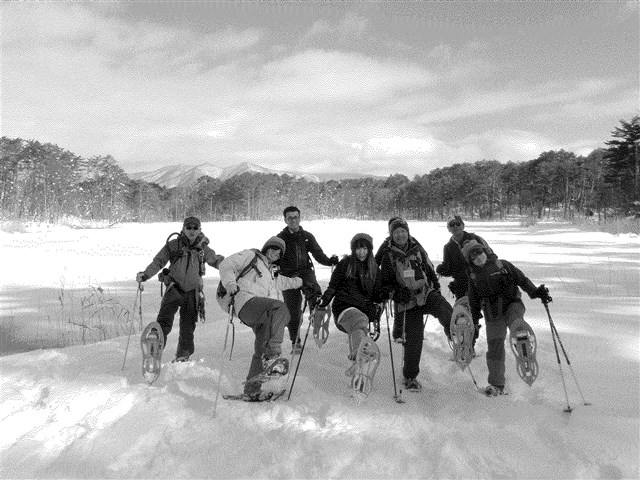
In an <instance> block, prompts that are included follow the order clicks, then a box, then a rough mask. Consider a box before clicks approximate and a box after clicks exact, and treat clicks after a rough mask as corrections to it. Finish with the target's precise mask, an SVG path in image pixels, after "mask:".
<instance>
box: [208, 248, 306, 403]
mask: <svg viewBox="0 0 640 480" xmlns="http://www.w3.org/2000/svg"><path fill="white" fill-rule="evenodd" d="M284 251H285V243H284V240H282V239H280V238H278V237H271V238H270V239H269V240H267V242H266V243H265V244H264V246H263V247H262V250H257V249H255V250H254V249H249V250H243V251H241V252H238V253H235V254H233V255H230V256H229V257H227V258H225V259H224V261H223V262H222V263H221V264H220V283H221V284H222V285H223V286H224V288H225V289H226V295H230V296H232V297H233V302H234V305H233V308H234V313H235V314H236V315H237V317H238V318H239V319H240V321H241V322H242V323H244V324H245V325H247V326H249V327H251V329H252V330H253V333H254V334H255V336H256V339H255V344H254V352H253V357H252V358H251V365H250V367H249V373H248V375H247V380H250V379H252V378H254V377H255V376H256V375H258V374H259V373H260V372H262V371H263V370H265V369H267V368H268V366H269V365H270V364H271V363H273V361H274V360H275V359H277V358H278V357H279V356H280V354H281V353H282V338H283V336H284V327H285V325H287V324H288V323H289V319H290V317H289V311H288V310H287V307H286V305H285V304H284V302H283V301H282V294H281V290H288V289H293V288H296V289H297V288H300V287H302V280H301V279H300V278H299V277H294V278H290V277H286V276H284V275H278V272H277V265H276V263H277V262H278V260H280V257H281V256H282V254H283V253H284ZM244 400H246V401H258V400H261V383H260V382H259V381H253V382H248V381H247V382H246V383H245V385H244Z"/></svg>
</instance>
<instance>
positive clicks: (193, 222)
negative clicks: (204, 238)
mask: <svg viewBox="0 0 640 480" xmlns="http://www.w3.org/2000/svg"><path fill="white" fill-rule="evenodd" d="M189 225H195V226H196V227H198V228H200V225H201V224H200V219H199V218H198V217H187V218H185V219H184V222H182V226H183V227H187V226H189Z"/></svg>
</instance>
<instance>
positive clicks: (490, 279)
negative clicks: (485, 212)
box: [462, 240, 551, 396]
mask: <svg viewBox="0 0 640 480" xmlns="http://www.w3.org/2000/svg"><path fill="white" fill-rule="evenodd" d="M462 254H463V255H464V258H465V260H466V261H467V262H468V263H469V267H470V269H469V306H470V307H471V315H472V316H473V318H474V321H475V320H478V319H480V318H482V314H483V313H484V317H485V325H486V328H487V368H488V370H489V377H488V382H489V386H488V387H487V389H486V393H487V395H490V396H496V395H500V394H503V393H504V385H505V375H504V372H505V348H504V341H505V339H506V336H507V328H508V329H509V332H510V343H511V347H512V351H513V353H514V355H515V358H516V367H517V371H518V375H519V376H520V378H522V380H524V381H525V382H526V383H527V384H528V385H529V386H531V385H532V384H533V382H534V381H535V379H536V376H537V375H538V363H537V361H536V339H535V335H534V333H533V330H532V329H531V326H530V325H529V324H528V323H527V322H526V321H525V320H524V312H525V308H524V303H523V302H522V294H521V293H520V288H521V289H522V290H524V291H525V292H527V294H528V295H529V297H531V298H539V299H541V300H542V301H543V302H550V301H551V297H550V296H549V291H548V290H547V288H546V287H545V286H544V285H540V286H539V287H536V286H535V285H534V284H533V283H532V282H531V280H529V279H528V278H527V277H526V276H525V275H524V273H522V271H520V270H519V269H518V268H516V267H515V266H513V265H512V264H511V263H509V262H507V261H506V260H500V259H497V258H493V259H488V255H487V251H486V247H485V246H484V245H482V244H480V243H478V242H477V241H475V240H471V241H469V242H467V243H466V244H465V245H464V246H463V247H462Z"/></svg>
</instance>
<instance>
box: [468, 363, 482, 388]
mask: <svg viewBox="0 0 640 480" xmlns="http://www.w3.org/2000/svg"><path fill="white" fill-rule="evenodd" d="M467 370H469V375H471V380H473V384H474V385H475V386H476V389H477V390H478V391H479V392H482V390H481V389H480V387H479V386H478V382H476V377H474V376H473V372H472V371H471V364H469V365H467Z"/></svg>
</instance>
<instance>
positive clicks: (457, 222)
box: [449, 220, 462, 227]
mask: <svg viewBox="0 0 640 480" xmlns="http://www.w3.org/2000/svg"><path fill="white" fill-rule="evenodd" d="M461 225H462V222H459V221H457V220H455V221H453V222H449V226H450V227H459V226H461Z"/></svg>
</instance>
